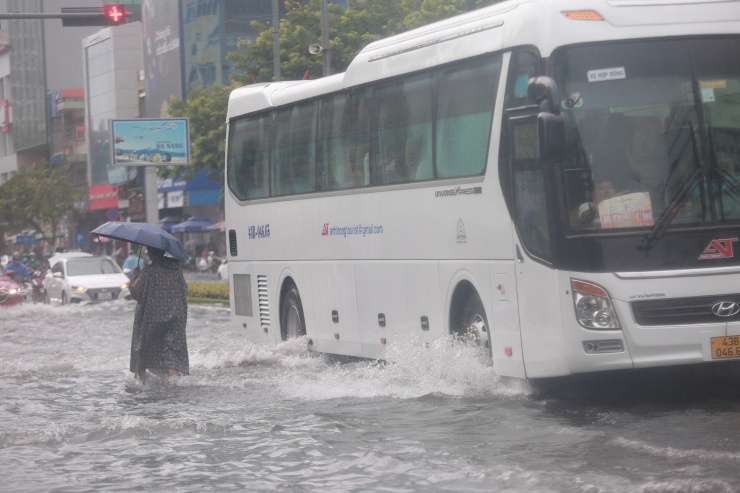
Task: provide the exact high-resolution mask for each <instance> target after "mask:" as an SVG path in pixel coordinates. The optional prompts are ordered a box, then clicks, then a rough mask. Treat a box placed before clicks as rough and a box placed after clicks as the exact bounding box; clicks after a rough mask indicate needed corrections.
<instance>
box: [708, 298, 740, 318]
mask: <svg viewBox="0 0 740 493" xmlns="http://www.w3.org/2000/svg"><path fill="white" fill-rule="evenodd" d="M712 313H714V314H715V315H717V316H718V317H725V318H726V317H734V316H735V315H737V314H738V313H740V306H738V304H737V303H734V302H732V301H720V302H718V303H715V304H714V305H712Z"/></svg>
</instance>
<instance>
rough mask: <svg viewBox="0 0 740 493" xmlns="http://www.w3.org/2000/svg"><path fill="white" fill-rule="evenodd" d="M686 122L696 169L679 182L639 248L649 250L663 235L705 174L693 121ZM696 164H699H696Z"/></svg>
mask: <svg viewBox="0 0 740 493" xmlns="http://www.w3.org/2000/svg"><path fill="white" fill-rule="evenodd" d="M688 123H689V128H690V129H691V145H692V147H693V155H694V160H693V161H694V166H696V170H695V171H694V172H693V173H692V174H691V175H690V176H688V177H687V178H686V180H684V182H683V183H682V184H681V188H680V189H679V190H678V193H677V194H676V196H675V197H673V200H671V203H670V204H668V207H666V209H665V210H664V211H663V214H662V215H661V216H660V217H659V218H658V220H657V221H655V224H654V225H653V227H652V228H651V229H650V232H648V234H647V235H645V237H644V238H643V239H642V241H641V242H640V246H639V247H638V249H639V250H645V251H649V250H650V249H651V248H653V246H654V245H655V243H657V242H658V241H659V240H660V239H661V238H662V237H663V233H665V231H666V229H668V226H670V225H671V223H672V222H673V220H674V219H675V218H676V216H677V215H678V212H679V211H680V210H681V208H682V207H683V206H684V204H685V203H686V200H688V198H689V197H690V196H691V193H692V192H693V191H694V189H695V188H696V186H697V185H698V184H699V183H701V180H702V178H704V175H705V174H706V169H705V167H704V166H702V165H701V164H699V163H700V160H699V136H698V135H697V133H696V128H695V127H694V123H693V122H692V121H689V122H688ZM697 164H699V165H698V166H697Z"/></svg>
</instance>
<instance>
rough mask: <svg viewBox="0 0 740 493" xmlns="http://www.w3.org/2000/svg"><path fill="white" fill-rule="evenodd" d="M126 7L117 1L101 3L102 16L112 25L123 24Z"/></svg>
mask: <svg viewBox="0 0 740 493" xmlns="http://www.w3.org/2000/svg"><path fill="white" fill-rule="evenodd" d="M127 14H128V12H126V7H124V6H123V5H119V4H117V3H114V4H107V5H103V16H104V17H105V19H106V20H107V21H108V22H109V23H110V24H112V25H114V26H117V25H118V24H124V23H125V22H126V15H127Z"/></svg>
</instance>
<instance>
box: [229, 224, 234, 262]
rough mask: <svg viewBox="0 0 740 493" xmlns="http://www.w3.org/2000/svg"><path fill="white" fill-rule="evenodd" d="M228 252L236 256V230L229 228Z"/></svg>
mask: <svg viewBox="0 0 740 493" xmlns="http://www.w3.org/2000/svg"><path fill="white" fill-rule="evenodd" d="M229 252H230V253H231V256H232V257H236V230H235V229H230V230H229Z"/></svg>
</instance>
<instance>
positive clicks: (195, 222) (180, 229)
mask: <svg viewBox="0 0 740 493" xmlns="http://www.w3.org/2000/svg"><path fill="white" fill-rule="evenodd" d="M214 224H216V221H211V220H210V219H208V218H207V217H205V216H193V217H191V218H190V219H188V220H187V221H183V222H181V223H179V224H175V225H174V226H172V232H173V233H202V232H204V231H208V229H207V228H208V226H213V225H214Z"/></svg>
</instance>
